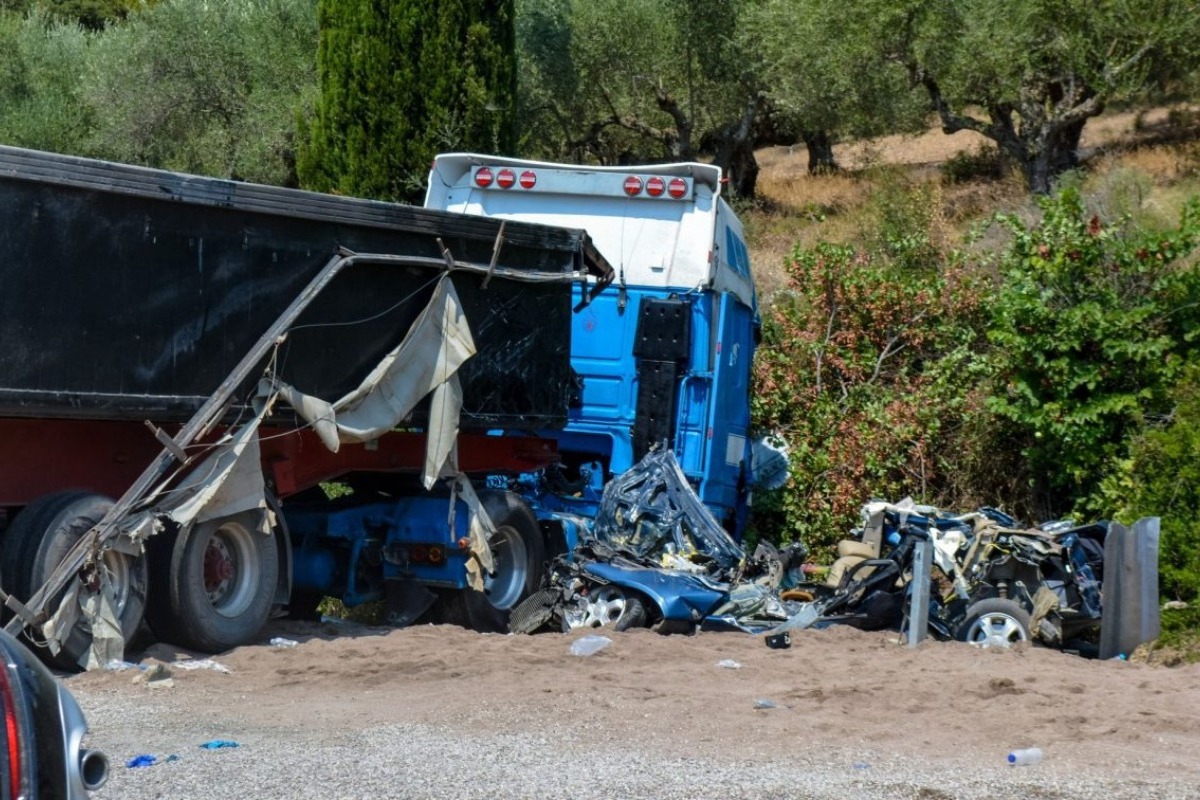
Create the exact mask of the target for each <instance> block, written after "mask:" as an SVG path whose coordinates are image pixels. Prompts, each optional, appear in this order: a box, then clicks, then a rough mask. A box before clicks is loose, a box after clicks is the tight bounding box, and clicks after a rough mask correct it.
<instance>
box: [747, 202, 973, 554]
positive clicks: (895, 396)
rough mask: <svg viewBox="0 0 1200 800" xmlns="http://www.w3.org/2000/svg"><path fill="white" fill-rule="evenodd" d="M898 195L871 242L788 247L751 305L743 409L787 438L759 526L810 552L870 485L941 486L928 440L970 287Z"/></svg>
mask: <svg viewBox="0 0 1200 800" xmlns="http://www.w3.org/2000/svg"><path fill="white" fill-rule="evenodd" d="M910 201H911V202H910V204H909V207H910V208H913V209H914V210H915V213H914V214H912V215H910V216H909V218H908V228H907V229H906V227H905V221H904V218H903V215H901V214H899V213H898V210H899V209H901V208H902V207H903V204H896V205H895V206H893V207H891V208H890V209H889V213H892V216H891V217H890V218H889V224H888V227H887V228H886V229H883V230H882V231H881V234H882V235H881V238H880V239H879V240H877V245H876V247H875V248H874V249H872V250H871V251H870V252H862V251H859V250H856V249H855V248H853V247H850V246H845V245H833V244H827V243H823V244H819V245H817V246H816V247H814V248H811V249H804V248H798V249H797V250H795V252H794V253H793V255H792V258H791V259H790V261H789V263H788V275H789V281H788V288H787V290H785V291H782V292H780V293H778V294H777V295H776V296H775V301H774V302H773V303H772V305H771V307H770V308H769V309H767V310H766V311H765V313H764V338H763V344H762V345H761V346H760V348H759V350H758V353H757V355H756V358H755V380H756V386H755V392H754V395H753V404H754V405H753V410H754V415H755V420H756V423H757V425H758V426H759V427H760V428H762V429H765V430H773V431H778V432H780V433H782V434H783V435H784V437H785V438H786V439H787V440H788V443H789V445H790V448H791V453H792V478H791V481H790V483H789V485H788V487H786V488H785V489H783V490H781V491H779V492H777V493H773V494H771V495H769V496H768V497H765V498H761V499H758V500H756V502H757V505H756V507H755V521H754V526H755V532H756V533H757V535H759V536H760V537H762V538H767V539H771V540H775V541H790V540H793V539H796V538H803V539H804V540H805V541H806V542H807V543H808V544H809V546H810V547H813V548H814V549H816V550H818V551H819V550H820V549H821V548H822V547H828V546H829V545H831V544H833V543H834V542H836V541H837V539H839V538H841V537H842V536H843V535H844V534H845V532H846V530H847V529H849V528H850V527H851V526H852V525H853V524H854V522H855V521H856V519H857V512H858V509H859V507H860V506H861V504H862V503H863V502H865V501H866V500H868V499H870V498H871V497H872V496H882V497H887V498H889V499H899V498H900V497H902V496H904V495H906V494H913V495H918V496H919V499H926V500H927V499H931V496H933V495H936V493H937V492H938V491H939V487H941V486H943V485H944V480H943V478H944V475H943V471H942V470H943V464H944V463H945V462H944V460H943V458H942V455H943V454H942V453H941V451H940V446H939V442H940V440H941V439H940V437H941V436H942V435H943V434H944V433H945V431H946V430H947V429H948V428H949V427H950V425H951V424H952V423H953V421H954V420H955V419H956V418H957V417H958V416H959V414H960V413H961V411H962V408H963V406H964V404H965V403H966V398H967V396H968V394H969V391H970V387H971V385H972V381H971V380H969V379H964V378H965V376H966V374H967V372H966V371H967V370H968V368H969V366H970V365H971V364H972V363H974V361H975V359H974V355H973V354H974V347H975V346H976V344H977V343H978V341H979V339H980V336H981V325H980V324H979V310H980V297H981V287H980V286H979V285H978V284H977V282H975V281H973V280H972V279H970V277H969V276H968V274H967V272H966V271H965V270H964V269H963V268H962V266H961V265H960V264H959V263H958V261H957V260H956V259H955V258H952V257H951V258H945V257H943V256H941V254H940V253H938V252H937V251H936V249H934V248H932V246H931V245H930V238H929V234H928V223H929V218H928V216H927V215H926V210H925V209H924V208H922V207H921V206H920V205H919V200H917V199H914V198H912V197H910ZM897 242H900V243H905V242H907V243H911V244H912V245H913V246H911V247H910V246H899V247H897V246H896V243H897ZM917 253H923V254H924V255H925V259H924V261H918V260H917V259H916V258H915V255H916V254H917Z"/></svg>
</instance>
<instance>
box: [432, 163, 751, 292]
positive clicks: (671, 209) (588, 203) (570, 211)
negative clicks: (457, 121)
mask: <svg viewBox="0 0 1200 800" xmlns="http://www.w3.org/2000/svg"><path fill="white" fill-rule="evenodd" d="M720 193H721V170H720V169H719V168H718V167H715V166H713V165H711V164H700V163H680V164H655V165H651V166H635V167H624V166H622V167H595V166H579V165H573V164H554V163H549V162H544V161H529V160H524V159H515V158H502V157H499V156H488V155H480V154H476V153H448V154H444V155H439V156H438V157H437V158H436V159H434V163H433V168H432V169H431V171H430V173H429V189H428V191H427V193H426V197H425V206H426V208H437V209H443V210H447V211H457V212H460V213H464V214H477V215H481V216H487V217H496V218H500V219H512V220H521V221H527V222H540V223H543V224H546V225H557V226H561V227H567V228H583V229H584V230H586V231H587V232H588V235H589V236H590V237H591V238H592V241H593V243H594V244H595V245H596V248H597V249H598V250H599V251H600V252H601V254H603V255H604V257H605V258H606V259H607V260H608V262H609V263H610V264H612V265H613V268H614V269H615V270H616V271H617V282H618V283H620V282H624V283H626V284H628V285H630V286H648V287H662V288H671V289H678V290H680V291H689V290H693V289H706V288H713V289H715V290H717V291H728V292H733V293H734V294H736V295H737V296H738V297H739V298H740V299H741V300H742V301H743V302H744V303H745V304H746V305H750V306H753V305H754V288H753V283H752V280H751V276H750V263H749V257H748V253H747V250H746V245H745V235H744V233H743V230H742V225H741V222H740V221H739V220H738V218H737V216H736V215H735V214H734V213H733V211H732V210H731V209H730V208H729V205H728V204H727V203H726V202H725V201H724V200H723V199H722V198H721V197H720Z"/></svg>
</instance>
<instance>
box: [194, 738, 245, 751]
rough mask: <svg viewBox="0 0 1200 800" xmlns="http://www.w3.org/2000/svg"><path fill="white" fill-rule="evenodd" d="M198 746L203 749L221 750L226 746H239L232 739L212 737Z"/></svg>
mask: <svg viewBox="0 0 1200 800" xmlns="http://www.w3.org/2000/svg"><path fill="white" fill-rule="evenodd" d="M200 746H201V747H203V748H204V749H205V750H223V749H225V748H227V747H240V745H239V744H238V743H237V742H235V741H233V740H232V739H213V740H211V741H207V742H205V743H204V744H202V745H200Z"/></svg>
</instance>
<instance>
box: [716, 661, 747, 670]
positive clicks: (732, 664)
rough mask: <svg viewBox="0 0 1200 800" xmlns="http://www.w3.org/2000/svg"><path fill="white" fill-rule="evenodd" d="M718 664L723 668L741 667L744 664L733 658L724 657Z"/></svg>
mask: <svg viewBox="0 0 1200 800" xmlns="http://www.w3.org/2000/svg"><path fill="white" fill-rule="evenodd" d="M717 666H718V667H721V668H722V669H741V668H742V665H741V664H739V663H738V662H736V661H734V660H733V659H732V658H726V659H722V660H721V661H718V662H717Z"/></svg>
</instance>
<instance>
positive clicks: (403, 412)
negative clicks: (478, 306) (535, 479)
mask: <svg viewBox="0 0 1200 800" xmlns="http://www.w3.org/2000/svg"><path fill="white" fill-rule="evenodd" d="M474 354H475V341H474V339H472V337H471V329H470V327H468V325H467V319H466V316H465V315H464V314H463V309H462V305H461V303H460V302H459V299H458V293H457V292H456V291H455V290H454V283H453V281H451V280H450V277H449V276H448V275H445V276H442V278H441V279H440V280H439V281H438V284H437V287H436V288H435V289H434V292H433V296H432V297H431V298H430V300H429V303H428V304H427V305H426V306H425V308H424V310H422V311H421V315H420V316H419V317H417V319H416V321H415V322H413V324H412V327H411V328H409V330H408V333H407V334H406V335H405V337H404V341H402V342H401V343H400V344H399V346H397V347H396V349H395V350H392V351H391V352H390V353H388V354H387V356H385V357H384V359H383V360H382V361H381V362H379V364H378V365H377V366H376V367H375V369H374V370H372V371H371V374H370V375H368V376H367V377H366V379H364V380H363V382H362V384H360V385H359V387H358V388H357V389H355V390H354V391H352V392H351V393H350V394H348V395H346V396H345V397H343V398H341V399H340V400H336V401H334V402H332V403H330V402H328V401H326V400H322V399H320V398H318V397H312V396H311V395H306V394H304V393H303V392H301V391H299V390H297V389H296V388H294V387H292V386H289V385H287V384H282V383H281V384H280V387H279V390H280V396H281V397H282V398H283V399H284V400H286V401H287V403H288V404H289V405H290V406H291V407H292V408H294V409H296V413H298V414H299V415H300V416H301V417H303V418H304V419H305V420H306V421H307V422H308V423H309V424H310V425H312V427H313V430H314V431H316V433H317V435H318V436H319V437H320V438H321V441H322V442H324V444H325V446H326V447H328V448H329V449H330V450H331V451H333V452H335V453H336V452H337V451H338V448H339V446H340V445H341V443H343V442H347V443H348V442H369V441H372V440H374V439H378V438H379V437H380V436H382V435H383V434H385V433H387V432H388V431H390V430H392V429H393V428H395V427H396V426H397V425H398V424H400V422H401V421H402V420H404V418H405V417H407V416H408V415H409V413H410V412H411V411H412V409H413V407H414V406H416V404H417V402H418V401H420V400H421V398H423V397H424V396H425V395H427V394H429V393H430V392H433V393H434V397H433V403H432V408H431V413H430V417H429V428H428V442H427V445H426V467H425V475H424V480H425V484H426V487H428V486H431V485H432V484H433V482H434V481H435V480H437V478H438V477H439V476H442V475H445V474H455V473H457V469H455V468H454V463H453V462H454V443H455V440H456V439H457V437H458V414H459V410H460V409H461V407H462V389H461V387H460V386H459V383H458V377H457V373H458V369H459V367H461V366H462V365H463V363H464V362H466V360H467V359H468V358H470V357H471V356H472V355H474ZM448 462H449V467H448V466H447V464H448Z"/></svg>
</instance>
